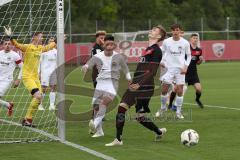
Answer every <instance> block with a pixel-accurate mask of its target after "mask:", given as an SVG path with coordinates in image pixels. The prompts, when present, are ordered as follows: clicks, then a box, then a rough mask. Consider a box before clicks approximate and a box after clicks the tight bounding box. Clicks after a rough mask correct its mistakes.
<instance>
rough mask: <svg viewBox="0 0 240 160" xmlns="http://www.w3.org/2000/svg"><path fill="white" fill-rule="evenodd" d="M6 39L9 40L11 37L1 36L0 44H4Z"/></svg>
mask: <svg viewBox="0 0 240 160" xmlns="http://www.w3.org/2000/svg"><path fill="white" fill-rule="evenodd" d="M6 41H11V38H10V37H3V39H2V40H1V43H0V44H4V42H6Z"/></svg>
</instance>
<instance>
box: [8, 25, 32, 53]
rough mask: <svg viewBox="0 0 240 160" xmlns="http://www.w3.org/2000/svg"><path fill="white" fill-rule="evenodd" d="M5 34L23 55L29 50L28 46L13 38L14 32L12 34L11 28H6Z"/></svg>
mask: <svg viewBox="0 0 240 160" xmlns="http://www.w3.org/2000/svg"><path fill="white" fill-rule="evenodd" d="M4 33H5V35H6V36H8V37H10V38H11V42H12V44H13V45H14V46H15V47H16V48H18V49H20V50H21V51H23V53H24V52H25V51H26V50H27V47H28V45H26V44H21V43H18V42H17V40H15V39H13V38H12V35H13V32H12V29H11V27H8V28H6V27H5V26H4Z"/></svg>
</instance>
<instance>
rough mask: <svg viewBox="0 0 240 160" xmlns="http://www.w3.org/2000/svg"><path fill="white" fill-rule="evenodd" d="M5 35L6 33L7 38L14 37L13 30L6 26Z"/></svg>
mask: <svg viewBox="0 0 240 160" xmlns="http://www.w3.org/2000/svg"><path fill="white" fill-rule="evenodd" d="M4 33H5V35H6V36H9V37H11V36H12V29H11V27H8V28H6V27H5V26H4Z"/></svg>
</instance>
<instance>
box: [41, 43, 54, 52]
mask: <svg viewBox="0 0 240 160" xmlns="http://www.w3.org/2000/svg"><path fill="white" fill-rule="evenodd" d="M55 47H56V43H55V42H51V43H49V44H48V45H46V46H43V48H42V53H44V52H47V51H50V50H52V49H53V48H55Z"/></svg>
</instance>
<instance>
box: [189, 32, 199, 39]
mask: <svg viewBox="0 0 240 160" xmlns="http://www.w3.org/2000/svg"><path fill="white" fill-rule="evenodd" d="M190 37H191V38H192V37H198V35H197V34H196V33H193V34H191V36H190Z"/></svg>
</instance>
